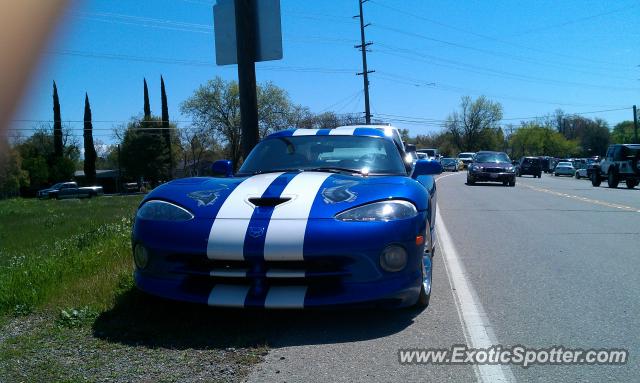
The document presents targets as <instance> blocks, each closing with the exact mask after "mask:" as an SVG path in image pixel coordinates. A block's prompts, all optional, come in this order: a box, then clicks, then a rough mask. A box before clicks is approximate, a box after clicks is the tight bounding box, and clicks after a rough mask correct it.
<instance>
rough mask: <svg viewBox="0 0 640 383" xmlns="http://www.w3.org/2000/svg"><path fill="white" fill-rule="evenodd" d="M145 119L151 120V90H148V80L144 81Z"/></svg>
mask: <svg viewBox="0 0 640 383" xmlns="http://www.w3.org/2000/svg"><path fill="white" fill-rule="evenodd" d="M144 119H145V120H147V121H148V120H150V119H151V105H150V104H149V89H148V88H147V79H146V78H145V79H144Z"/></svg>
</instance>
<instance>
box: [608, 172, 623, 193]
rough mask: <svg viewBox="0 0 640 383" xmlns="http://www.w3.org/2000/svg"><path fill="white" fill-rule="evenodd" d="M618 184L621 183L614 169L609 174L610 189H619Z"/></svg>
mask: <svg viewBox="0 0 640 383" xmlns="http://www.w3.org/2000/svg"><path fill="white" fill-rule="evenodd" d="M618 183H620V180H619V179H618V175H617V174H616V171H615V170H614V169H612V170H610V171H609V173H608V174H607V185H608V186H609V187H610V188H612V189H615V188H617V187H618Z"/></svg>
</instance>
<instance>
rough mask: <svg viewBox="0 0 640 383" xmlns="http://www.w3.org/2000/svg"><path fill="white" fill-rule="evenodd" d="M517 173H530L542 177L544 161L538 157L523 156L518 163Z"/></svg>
mask: <svg viewBox="0 0 640 383" xmlns="http://www.w3.org/2000/svg"><path fill="white" fill-rule="evenodd" d="M516 175H517V176H518V177H522V176H524V175H530V176H533V177H534V178H535V177H538V178H540V177H541V176H542V161H541V160H540V158H538V157H522V158H520V161H518V162H517V164H516Z"/></svg>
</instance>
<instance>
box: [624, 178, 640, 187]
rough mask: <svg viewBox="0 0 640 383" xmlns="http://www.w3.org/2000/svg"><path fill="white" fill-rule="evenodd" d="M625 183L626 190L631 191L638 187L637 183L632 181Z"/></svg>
mask: <svg viewBox="0 0 640 383" xmlns="http://www.w3.org/2000/svg"><path fill="white" fill-rule="evenodd" d="M625 183H626V184H627V189H633V188H634V187H636V186H638V181H636V180H632V179H628V180H627V181H626V182H625Z"/></svg>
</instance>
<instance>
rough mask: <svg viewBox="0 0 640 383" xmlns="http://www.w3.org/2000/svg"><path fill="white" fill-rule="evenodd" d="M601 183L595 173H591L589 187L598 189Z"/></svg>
mask: <svg viewBox="0 0 640 383" xmlns="http://www.w3.org/2000/svg"><path fill="white" fill-rule="evenodd" d="M601 183H602V179H600V176H599V175H598V173H596V172H595V171H593V172H591V186H593V187H598V186H600V184H601Z"/></svg>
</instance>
